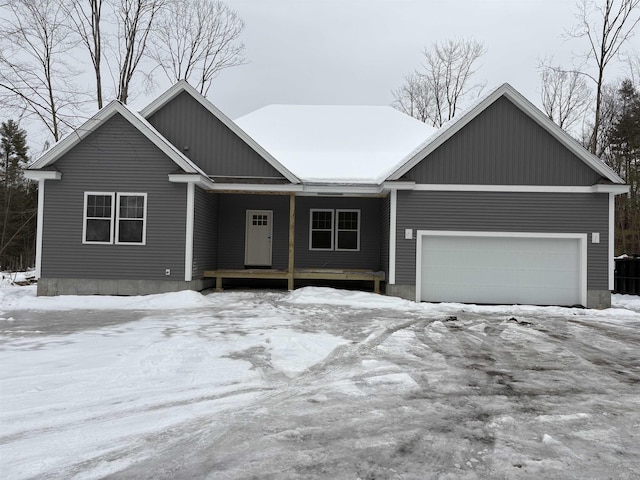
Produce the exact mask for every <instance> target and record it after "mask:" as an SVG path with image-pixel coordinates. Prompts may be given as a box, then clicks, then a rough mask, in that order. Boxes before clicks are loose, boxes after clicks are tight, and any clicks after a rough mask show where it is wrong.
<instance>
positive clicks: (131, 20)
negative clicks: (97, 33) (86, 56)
mask: <svg viewBox="0 0 640 480" xmlns="http://www.w3.org/2000/svg"><path fill="white" fill-rule="evenodd" d="M110 1H111V2H113V10H114V12H115V15H116V19H117V26H118V29H117V30H118V31H117V45H118V47H117V52H116V57H117V62H118V86H117V92H118V93H117V99H118V100H119V101H121V102H122V103H127V101H128V99H129V87H130V85H131V79H132V78H133V76H134V74H135V73H136V71H137V68H138V65H139V63H140V60H142V58H143V57H144V55H145V53H146V49H147V42H148V40H149V37H150V34H151V32H152V29H153V28H154V25H155V24H154V22H155V19H156V16H157V15H158V12H159V11H160V10H161V8H162V7H163V6H164V4H165V0H110Z"/></svg>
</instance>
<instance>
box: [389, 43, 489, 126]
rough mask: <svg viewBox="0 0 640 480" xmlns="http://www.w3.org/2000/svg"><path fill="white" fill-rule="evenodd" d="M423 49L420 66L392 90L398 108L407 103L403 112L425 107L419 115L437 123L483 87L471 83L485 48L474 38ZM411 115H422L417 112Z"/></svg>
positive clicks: (448, 116) (401, 108)
mask: <svg viewBox="0 0 640 480" xmlns="http://www.w3.org/2000/svg"><path fill="white" fill-rule="evenodd" d="M422 53H423V56H424V60H423V64H422V68H421V69H419V70H416V71H415V72H414V73H412V74H409V75H408V76H406V77H405V84H404V85H403V86H401V87H400V88H399V89H397V90H395V91H394V92H393V94H394V98H395V102H394V105H395V106H396V108H398V107H400V108H399V109H400V110H403V108H404V107H402V105H410V106H409V107H408V109H407V108H405V109H404V110H403V111H405V112H406V111H407V110H408V111H409V112H420V111H421V110H422V109H425V110H426V111H427V114H426V115H422V116H423V117H425V116H426V118H427V119H428V123H430V124H432V125H433V126H435V127H440V126H442V124H443V123H445V122H446V121H448V120H450V119H451V118H453V117H454V116H455V114H456V111H457V109H458V106H459V103H460V102H461V101H462V100H464V99H466V98H467V97H468V96H470V95H472V94H479V93H480V92H481V91H482V89H483V88H484V84H480V83H472V77H473V75H474V74H475V73H476V70H477V69H476V66H475V65H476V62H477V60H478V59H479V58H480V57H481V56H482V55H484V53H485V49H484V46H483V44H482V43H478V42H477V41H475V40H467V39H456V40H446V41H444V42H442V43H438V42H435V43H433V44H432V45H431V47H430V48H425V49H424V50H423V52H422ZM412 99H415V100H412ZM414 101H415V104H413V105H412V103H413V102H414ZM410 114H411V113H410ZM413 116H414V117H416V118H418V119H421V118H420V116H421V115H420V114H419V113H418V114H417V115H415V114H414V115H413ZM423 121H425V120H423Z"/></svg>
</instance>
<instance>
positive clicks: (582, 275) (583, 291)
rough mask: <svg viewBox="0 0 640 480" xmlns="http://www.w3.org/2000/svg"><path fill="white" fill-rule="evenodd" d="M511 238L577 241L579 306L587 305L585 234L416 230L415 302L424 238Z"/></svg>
mask: <svg viewBox="0 0 640 480" xmlns="http://www.w3.org/2000/svg"><path fill="white" fill-rule="evenodd" d="M428 236H441V237H445V236H446V237H452V236H456V237H503V238H504V237H512V238H567V239H574V240H578V245H579V250H580V251H579V256H580V266H579V270H580V271H579V272H578V275H579V279H580V286H579V288H580V299H581V302H580V303H581V304H582V305H586V304H587V234H586V233H543V232H485V231H480V232H478V231H461V230H418V231H417V232H416V238H417V245H416V302H420V301H422V299H421V297H422V271H421V270H422V241H423V239H424V237H428Z"/></svg>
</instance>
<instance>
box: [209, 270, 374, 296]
mask: <svg viewBox="0 0 640 480" xmlns="http://www.w3.org/2000/svg"><path fill="white" fill-rule="evenodd" d="M203 276H204V278H215V279H216V291H217V292H221V291H222V290H223V288H222V282H223V280H224V279H225V278H240V279H265V280H286V281H287V289H288V290H293V289H294V288H295V280H332V281H343V280H345V281H346V280H355V281H371V282H373V291H374V292H375V293H381V290H380V282H382V281H384V280H385V274H384V272H382V271H368V270H359V269H331V268H293V269H292V270H275V269H219V270H205V271H204V273H203Z"/></svg>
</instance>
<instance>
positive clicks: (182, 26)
mask: <svg viewBox="0 0 640 480" xmlns="http://www.w3.org/2000/svg"><path fill="white" fill-rule="evenodd" d="M243 29H244V22H243V21H242V19H241V18H240V17H239V16H238V14H237V13H236V12H235V11H234V10H232V9H231V8H229V7H228V6H227V5H226V4H225V3H223V2H221V1H219V0H192V1H188V2H186V1H183V0H170V2H169V3H168V4H167V6H166V8H164V9H163V10H162V11H161V12H160V14H159V16H158V21H157V29H156V34H155V35H154V37H153V41H152V43H153V48H152V49H151V54H150V56H151V58H152V59H153V60H155V61H156V62H157V63H158V65H159V66H160V67H161V68H162V70H163V71H164V73H165V75H166V76H167V77H168V78H169V80H171V81H174V82H175V81H178V80H191V81H192V82H193V85H194V86H195V87H196V88H197V89H198V90H199V91H200V93H202V94H205V95H206V94H207V92H208V91H209V88H210V87H211V82H212V81H213V79H214V78H215V77H216V76H217V75H218V73H220V71H222V70H224V69H225V68H229V67H234V66H237V65H242V64H243V63H245V58H244V55H243V52H244V45H243V44H242V43H239V41H238V39H239V37H240V34H241V33H242V31H243Z"/></svg>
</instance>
